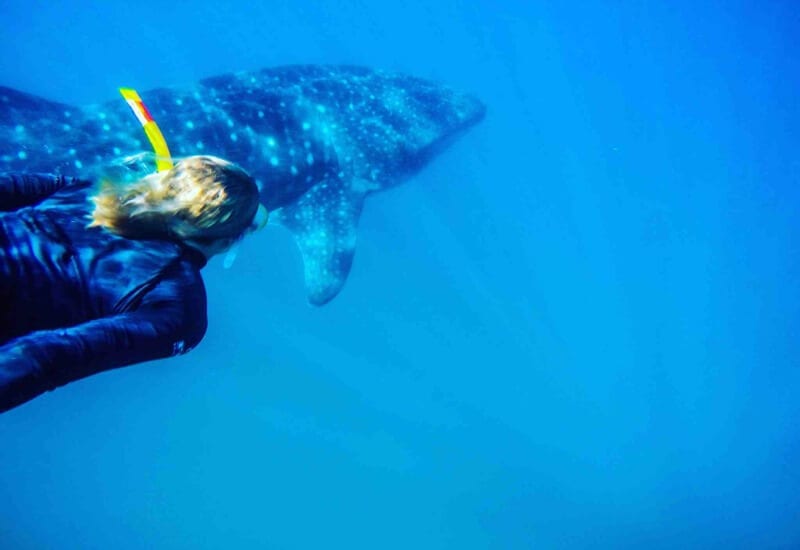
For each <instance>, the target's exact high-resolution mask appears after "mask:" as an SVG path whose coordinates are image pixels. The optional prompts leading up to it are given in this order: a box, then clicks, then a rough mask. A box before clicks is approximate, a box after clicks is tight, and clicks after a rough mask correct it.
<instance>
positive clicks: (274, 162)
mask: <svg viewBox="0 0 800 550" xmlns="http://www.w3.org/2000/svg"><path fill="white" fill-rule="evenodd" d="M269 163H270V164H271V165H272V166H278V164H280V161H278V157H270V159H269Z"/></svg>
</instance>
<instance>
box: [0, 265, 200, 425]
mask: <svg viewBox="0 0 800 550" xmlns="http://www.w3.org/2000/svg"><path fill="white" fill-rule="evenodd" d="M192 279H193V280H191V281H189V282H188V284H187V282H186V281H185V280H184V279H182V278H173V279H167V280H163V279H162V280H161V281H160V282H159V283H158V285H157V286H156V287H155V288H153V289H152V290H151V291H150V292H148V293H147V295H146V296H145V298H144V299H143V300H142V302H141V304H140V305H139V307H138V308H136V310H135V311H132V312H128V313H121V314H118V315H114V316H111V317H106V318H103V319H97V320H93V321H89V322H87V323H83V324H81V325H77V326H74V327H70V328H66V329H57V330H47V331H37V332H34V333H31V334H29V335H26V336H23V337H20V338H16V339H15V340H12V341H10V342H9V343H7V344H6V345H4V346H2V347H0V412H2V411H6V410H8V409H10V408H12V407H16V406H17V405H20V404H22V403H24V402H26V401H28V400H30V399H32V398H34V397H36V396H37V395H39V394H41V393H43V392H45V391H48V390H52V389H55V388H56V387H58V386H62V385H64V384H66V383H68V382H72V381H74V380H78V379H80V378H84V377H86V376H90V375H92V374H96V373H98V372H101V371H105V370H110V369H114V368H117V367H123V366H126V365H131V364H134V363H141V362H143V361H150V360H153V359H160V358H163V357H169V356H171V355H177V354H180V353H186V352H188V351H189V350H190V349H192V348H193V347H194V346H196V345H197V344H198V343H199V342H200V340H201V339H202V338H203V335H204V334H205V330H206V295H205V289H204V287H203V282H202V279H200V276H199V274H195V275H194V277H192Z"/></svg>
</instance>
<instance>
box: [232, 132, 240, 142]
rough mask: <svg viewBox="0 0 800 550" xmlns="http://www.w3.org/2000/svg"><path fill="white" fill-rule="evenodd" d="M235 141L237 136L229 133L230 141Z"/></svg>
mask: <svg viewBox="0 0 800 550" xmlns="http://www.w3.org/2000/svg"><path fill="white" fill-rule="evenodd" d="M237 139H239V136H237V135H236V134H235V133H231V141H236V140H237Z"/></svg>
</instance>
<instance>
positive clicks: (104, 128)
mask: <svg viewBox="0 0 800 550" xmlns="http://www.w3.org/2000/svg"><path fill="white" fill-rule="evenodd" d="M110 129H111V126H109V125H108V124H103V130H105V131H106V132H108V131H109V130H110Z"/></svg>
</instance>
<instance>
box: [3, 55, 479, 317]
mask: <svg viewBox="0 0 800 550" xmlns="http://www.w3.org/2000/svg"><path fill="white" fill-rule="evenodd" d="M141 96H142V99H143V100H144V102H145V103H146V104H147V106H148V108H149V110H150V111H151V113H152V115H153V116H154V117H155V119H156V120H157V121H158V124H159V126H160V127H161V130H162V131H163V133H164V136H165V138H166V140H167V142H168V143H169V148H170V150H171V151H172V153H173V154H174V155H175V156H176V157H180V156H188V155H194V154H213V155H216V156H220V157H223V158H226V159H228V160H230V161H232V162H235V163H237V164H239V165H240V166H242V167H243V168H245V169H246V170H247V171H248V172H250V173H251V174H252V175H253V176H254V177H255V178H256V180H257V181H259V182H260V183H261V184H262V191H261V200H262V202H263V203H264V204H265V206H267V208H269V209H270V210H271V211H273V216H272V218H271V219H272V220H273V221H274V222H277V223H279V224H280V225H283V226H284V227H286V228H287V229H289V231H290V232H291V233H292V234H293V235H294V238H295V240H296V242H297V244H298V246H299V248H300V251H301V253H302V256H303V262H304V269H305V281H306V289H307V294H308V300H309V302H310V303H312V304H314V305H322V304H324V303H326V302H328V301H329V300H331V299H332V298H333V297H334V296H336V295H337V294H338V293H339V291H340V290H341V288H342V286H343V285H344V282H345V280H346V279H347V275H348V273H349V271H350V267H351V265H352V262H353V254H354V251H355V244H356V226H357V224H358V219H359V216H360V214H361V209H362V207H363V204H364V199H365V198H366V196H367V195H368V194H369V193H371V192H374V191H378V190H382V189H386V188H388V187H391V186H393V185H396V184H398V183H400V182H402V181H403V180H405V179H407V178H408V177H410V176H412V175H413V174H415V173H416V172H417V171H419V170H420V169H421V168H423V167H424V166H425V165H426V164H427V162H428V161H429V160H430V159H432V158H433V157H434V156H435V155H437V154H438V153H439V152H441V151H442V150H443V149H444V148H445V147H446V146H447V145H448V144H450V143H451V142H452V141H454V139H455V138H456V137H458V136H460V135H461V134H462V133H463V132H465V131H466V130H468V129H469V128H471V127H472V126H473V125H475V124H477V123H478V122H479V121H480V120H481V119H482V118H483V116H484V114H485V111H486V109H485V107H484V105H483V104H482V103H481V102H480V101H479V100H477V99H476V98H474V97H473V96H470V95H468V94H463V93H460V92H457V91H454V90H451V89H450V88H447V87H445V86H442V85H439V84H437V83H434V82H431V81H428V80H424V79H419V78H415V77H411V76H407V75H403V74H397V73H388V72H383V71H374V70H370V69H366V68H363V67H352V66H319V65H297V66H289V67H278V68H273V69H264V70H261V71H257V72H251V73H246V72H243V73H236V74H228V75H222V76H217V77H212V78H208V79H205V80H202V81H200V82H198V83H196V84H194V85H191V86H183V87H175V88H163V89H158V90H151V91H149V92H142V93H141ZM147 149H148V143H147V139H146V137H145V136H144V134H143V132H142V129H141V127H140V126H139V124H138V122H137V121H136V119H135V118H134V117H133V116H132V115H131V114H130V112H129V110H128V106H127V104H126V103H125V102H124V101H122V100H121V99H116V100H114V101H109V102H106V103H98V104H95V105H88V106H85V107H75V106H70V105H65V104H63V103H59V102H56V101H50V100H48V99H44V98H41V97H37V96H34V95H30V94H27V93H24V92H20V91H17V90H14V89H11V88H6V87H0V171H44V172H55V173H62V174H66V175H76V176H82V177H87V176H88V177H92V176H94V175H95V174H96V173H97V172H96V170H98V169H100V168H101V167H102V166H103V165H105V164H108V163H110V162H112V161H114V160H115V159H118V158H120V157H122V156H127V155H131V154H135V153H139V152H142V151H145V150H147Z"/></svg>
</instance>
